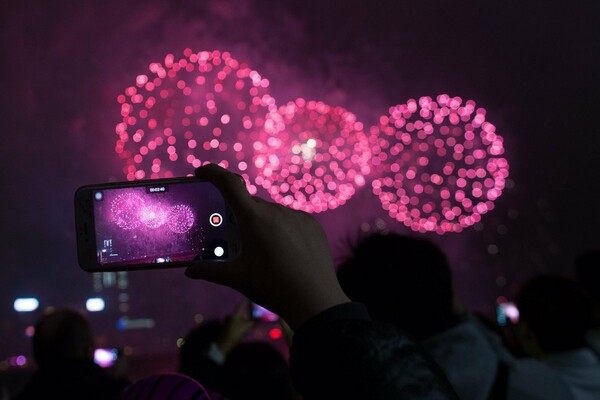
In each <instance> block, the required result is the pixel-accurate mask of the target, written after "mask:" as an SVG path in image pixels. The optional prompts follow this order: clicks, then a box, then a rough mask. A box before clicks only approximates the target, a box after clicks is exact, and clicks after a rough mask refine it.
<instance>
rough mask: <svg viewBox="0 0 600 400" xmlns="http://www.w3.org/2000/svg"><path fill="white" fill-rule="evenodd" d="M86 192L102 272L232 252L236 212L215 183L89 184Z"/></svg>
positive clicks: (150, 182) (222, 257) (190, 181)
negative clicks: (226, 202) (233, 217)
mask: <svg viewBox="0 0 600 400" xmlns="http://www.w3.org/2000/svg"><path fill="white" fill-rule="evenodd" d="M140 185H141V186H140ZM81 196H84V197H85V196H91V197H92V203H91V204H92V211H93V212H92V215H93V221H92V224H91V225H93V231H94V236H93V237H94V240H93V241H94V244H95V249H94V250H95V256H96V262H97V264H98V266H100V267H101V268H102V270H111V268H112V269H113V270H117V269H119V268H120V267H121V266H125V265H142V264H143V265H156V264H168V263H181V262H190V261H197V260H207V259H213V260H215V259H217V260H218V259H227V258H228V257H229V256H230V250H231V249H230V247H231V244H232V242H234V241H235V239H234V238H233V237H232V231H231V229H230V228H231V226H230V222H231V221H229V220H228V219H229V218H230V212H228V209H227V207H226V205H225V201H224V200H223V197H222V195H221V193H220V192H219V191H218V189H217V188H216V187H215V186H213V185H212V184H211V183H209V182H205V181H200V180H195V179H192V180H185V181H178V182H176V181H162V182H158V181H157V182H152V181H147V182H145V183H143V184H140V183H138V184H137V185H132V186H130V187H125V186H118V185H117V186H115V187H112V186H111V185H110V184H108V185H104V186H102V185H100V186H95V187H94V186H92V187H87V189H86V190H85V191H84V194H81ZM84 269H86V268H84Z"/></svg>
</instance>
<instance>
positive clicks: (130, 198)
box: [110, 192, 144, 230]
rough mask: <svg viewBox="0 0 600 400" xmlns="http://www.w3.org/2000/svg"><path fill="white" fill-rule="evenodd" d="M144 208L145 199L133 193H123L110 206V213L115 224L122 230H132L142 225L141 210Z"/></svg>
mask: <svg viewBox="0 0 600 400" xmlns="http://www.w3.org/2000/svg"><path fill="white" fill-rule="evenodd" d="M143 207H144V199H143V198H142V197H141V196H140V195H138V194H136V193H132V192H127V193H122V194H120V195H118V196H117V197H115V198H114V199H113V201H112V203H111V205H110V211H111V213H112V218H113V221H114V222H115V224H117V226H119V227H120V228H121V229H126V230H131V229H135V228H137V227H138V226H139V225H140V223H141V220H140V210H142V209H143Z"/></svg>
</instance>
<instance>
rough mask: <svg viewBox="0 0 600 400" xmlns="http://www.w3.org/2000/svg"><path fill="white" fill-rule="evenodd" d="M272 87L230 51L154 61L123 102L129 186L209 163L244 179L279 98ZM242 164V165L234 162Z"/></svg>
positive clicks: (120, 146)
mask: <svg viewBox="0 0 600 400" xmlns="http://www.w3.org/2000/svg"><path fill="white" fill-rule="evenodd" d="M268 87H269V81H268V80H267V79H264V78H262V77H261V75H260V74H259V73H258V72H256V71H254V70H252V69H251V68H250V67H248V66H247V65H246V64H244V63H240V62H239V61H237V60H236V59H234V58H233V57H231V55H230V54H229V53H228V52H221V51H219V50H214V51H201V52H193V51H192V50H191V49H186V50H185V51H184V54H183V56H175V55H173V54H168V55H167V56H166V57H165V58H164V60H163V62H153V63H151V64H150V65H149V68H148V71H147V72H146V73H144V74H140V75H138V76H137V77H136V79H135V84H134V85H132V86H129V87H127V88H126V89H125V91H124V93H123V94H121V95H119V96H118V98H117V101H118V103H119V104H120V105H121V121H120V122H119V123H118V124H117V125H116V128H115V132H116V134H117V136H118V139H117V142H116V145H115V151H116V152H117V154H118V155H119V157H120V158H121V159H123V160H124V162H125V166H124V167H123V173H124V174H125V176H126V178H127V180H136V179H144V178H146V179H148V178H163V177H172V176H181V175H188V174H189V173H190V172H189V171H190V170H192V169H194V168H197V167H199V166H201V165H204V164H206V163H210V162H212V163H218V164H220V165H221V166H223V167H226V168H230V169H232V170H234V171H236V172H239V173H240V174H242V175H243V176H244V177H245V178H246V180H247V182H248V183H249V185H248V186H249V190H250V191H251V192H255V191H256V189H255V188H254V187H253V185H252V184H250V182H249V180H248V175H247V173H246V172H245V169H246V166H247V165H248V164H249V162H250V157H251V155H252V140H253V139H254V137H253V133H252V132H256V131H259V130H260V129H261V128H262V124H263V123H264V116H265V115H266V113H267V111H268V110H269V108H270V106H273V105H274V99H273V98H272V97H271V96H270V95H269V94H268ZM234 160H236V161H234Z"/></svg>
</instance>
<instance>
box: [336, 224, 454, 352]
mask: <svg viewBox="0 0 600 400" xmlns="http://www.w3.org/2000/svg"><path fill="white" fill-rule="evenodd" d="M338 278H339V281H340V284H341V286H342V288H343V289H344V291H345V292H346V294H347V295H348V297H350V299H352V300H353V301H357V302H361V303H363V304H365V306H366V307H367V309H368V310H369V313H370V314H371V317H372V318H373V319H374V320H378V321H382V322H387V323H392V324H394V325H396V326H398V327H400V328H402V329H404V330H405V331H407V332H409V333H410V334H412V335H413V336H414V337H415V338H416V339H419V340H420V339H425V338H427V337H430V336H432V335H434V334H436V333H439V332H441V331H442V330H444V329H445V328H447V327H448V326H449V325H450V324H452V323H453V322H454V320H455V316H454V312H453V298H454V296H453V290H452V274H451V270H450V267H449V264H448V261H447V259H446V255H445V254H444V253H443V252H442V251H441V250H440V249H439V248H438V247H437V246H436V245H435V244H433V243H432V242H430V241H428V240H426V239H422V238H414V237H410V236H404V235H399V234H375V235H372V236H369V237H367V238H366V239H364V240H363V241H362V242H361V243H360V244H359V245H358V247H357V248H356V249H355V251H354V253H353V255H352V256H351V258H350V259H348V260H347V261H345V262H344V263H342V264H341V265H340V266H339V268H338Z"/></svg>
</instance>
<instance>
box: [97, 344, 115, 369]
mask: <svg viewBox="0 0 600 400" xmlns="http://www.w3.org/2000/svg"><path fill="white" fill-rule="evenodd" d="M118 357H119V350H118V349H115V348H98V349H96V350H94V362H95V363H96V364H98V365H99V366H101V367H102V368H108V367H112V366H113V365H114V364H115V362H116V361H117V358H118Z"/></svg>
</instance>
